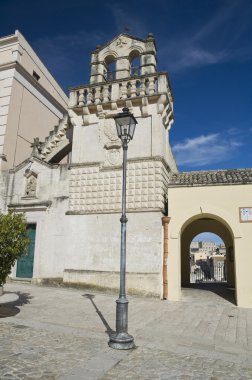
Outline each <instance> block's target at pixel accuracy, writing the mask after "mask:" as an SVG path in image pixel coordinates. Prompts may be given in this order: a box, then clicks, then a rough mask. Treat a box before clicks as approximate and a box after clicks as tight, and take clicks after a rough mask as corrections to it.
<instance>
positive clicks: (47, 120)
mask: <svg viewBox="0 0 252 380" xmlns="http://www.w3.org/2000/svg"><path fill="white" fill-rule="evenodd" d="M33 71H35V72H36V73H37V74H38V75H39V76H40V78H39V80H36V79H35V78H34V77H33ZM67 104H68V98H67V96H66V95H65V93H64V92H63V90H62V89H61V88H60V86H59V85H58V84H57V82H56V81H55V79H54V78H53V77H52V76H51V74H50V73H49V71H48V70H47V69H46V67H45V66H44V65H43V63H42V62H41V61H40V59H39V58H38V56H37V55H36V53H35V52H34V51H33V49H32V48H31V46H30V45H29V44H28V42H27V41H26V40H25V38H24V37H23V36H22V34H21V33H20V32H18V31H16V32H15V34H13V35H11V36H7V37H3V38H0V167H1V169H2V170H6V169H10V168H13V167H14V166H15V165H17V164H19V163H20V162H22V161H23V160H24V159H25V158H27V157H28V156H29V155H30V152H31V148H30V143H31V142H33V138H34V137H40V139H42V140H44V138H45V137H46V136H47V135H48V134H49V131H50V130H52V129H53V127H54V126H55V125H57V124H58V122H59V120H60V119H62V118H63V116H64V114H66V112H67V111H66V109H67Z"/></svg>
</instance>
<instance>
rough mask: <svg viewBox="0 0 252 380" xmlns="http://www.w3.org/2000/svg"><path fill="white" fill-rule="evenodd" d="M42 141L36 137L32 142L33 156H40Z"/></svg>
mask: <svg viewBox="0 0 252 380" xmlns="http://www.w3.org/2000/svg"><path fill="white" fill-rule="evenodd" d="M41 145H42V142H41V141H39V137H35V138H34V141H33V143H32V144H31V148H32V156H33V157H40V153H41Z"/></svg>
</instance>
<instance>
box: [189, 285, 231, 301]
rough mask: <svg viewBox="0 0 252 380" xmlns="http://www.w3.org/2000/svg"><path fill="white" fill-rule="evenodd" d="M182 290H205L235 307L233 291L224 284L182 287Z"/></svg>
mask: <svg viewBox="0 0 252 380" xmlns="http://www.w3.org/2000/svg"><path fill="white" fill-rule="evenodd" d="M183 287H184V288H190V289H200V290H206V291H208V292H212V293H215V294H217V295H218V296H219V297H222V298H224V299H225V300H226V301H228V302H230V303H232V304H234V305H236V302H235V289H234V288H231V287H230V286H229V285H227V284H226V283H197V284H190V285H188V286H183Z"/></svg>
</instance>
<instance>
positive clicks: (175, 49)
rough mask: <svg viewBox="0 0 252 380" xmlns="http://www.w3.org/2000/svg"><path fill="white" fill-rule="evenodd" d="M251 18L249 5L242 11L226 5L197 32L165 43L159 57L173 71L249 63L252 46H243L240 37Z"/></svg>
mask: <svg viewBox="0 0 252 380" xmlns="http://www.w3.org/2000/svg"><path fill="white" fill-rule="evenodd" d="M237 15H239V17H237ZM251 15H252V6H250V7H245V8H243V7H241V6H240V2H239V1H232V2H225V3H224V5H222V6H220V7H219V10H218V12H217V13H215V14H214V15H213V16H212V17H211V18H209V20H208V21H205V20H202V26H201V28H199V29H198V30H197V31H194V32H191V31H189V32H188V33H187V34H184V35H183V36H182V37H181V36H179V37H177V38H176V37H173V39H172V40H168V41H167V40H166V41H165V45H164V46H163V47H161V49H160V50H159V56H160V58H161V60H163V61H165V62H168V67H169V71H172V72H180V71H182V70H185V69H188V68H193V67H200V66H206V65H213V64H217V63H222V62H226V61H231V60H239V61H244V60H249V59H251V58H252V49H251V45H250V44H248V43H246V42H244V43H243V40H242V36H243V34H244V33H245V32H246V30H247V29H248V28H249V27H250V25H251V21H250V20H251ZM240 20H243V22H241V21H240ZM213 41H214V43H213ZM244 41H245V40H244Z"/></svg>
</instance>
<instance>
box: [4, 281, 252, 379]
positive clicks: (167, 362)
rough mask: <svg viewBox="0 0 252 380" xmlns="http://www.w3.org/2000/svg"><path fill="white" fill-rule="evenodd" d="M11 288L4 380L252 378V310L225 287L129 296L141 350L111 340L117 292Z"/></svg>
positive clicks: (131, 328)
mask: <svg viewBox="0 0 252 380" xmlns="http://www.w3.org/2000/svg"><path fill="white" fill-rule="evenodd" d="M6 291H7V292H10V294H11V293H16V294H18V297H19V300H18V301H17V302H14V303H9V304H4V305H0V380H14V379H25V380H33V379H34V380H35V379H41V380H46V379H47V380H53V379H58V380H81V379H84V380H85V379H87V380H96V379H103V380H110V379H140V380H142V379H145V380H148V379H151V380H154V379H160V380H161V379H162V380H163V379H202V380H208V379H209V380H222V379H252V310H249V309H242V308H237V307H236V306H234V304H232V303H230V302H229V301H227V300H226V299H225V298H223V294H221V293H220V292H213V291H204V290H198V289H184V291H183V298H182V301H180V302H166V301H162V302H161V301H160V300H157V299H150V298H140V297H132V296H131V297H129V301H130V304H129V333H131V334H133V336H134V337H135V341H136V345H137V348H136V349H135V350H130V351H117V350H113V349H110V348H109V347H108V345H107V341H108V335H109V333H110V332H111V331H112V329H113V327H114V324H115V299H116V295H111V294H101V293H92V294H87V293H85V291H83V290H76V289H65V288H49V287H39V286H34V285H29V284H21V283H10V284H7V285H6V287H5V292H6ZM90 293H91V292H90ZM216 293H217V294H216ZM226 298H227V297H226Z"/></svg>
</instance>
